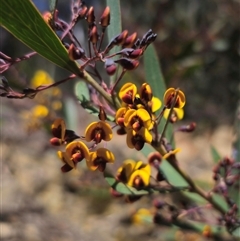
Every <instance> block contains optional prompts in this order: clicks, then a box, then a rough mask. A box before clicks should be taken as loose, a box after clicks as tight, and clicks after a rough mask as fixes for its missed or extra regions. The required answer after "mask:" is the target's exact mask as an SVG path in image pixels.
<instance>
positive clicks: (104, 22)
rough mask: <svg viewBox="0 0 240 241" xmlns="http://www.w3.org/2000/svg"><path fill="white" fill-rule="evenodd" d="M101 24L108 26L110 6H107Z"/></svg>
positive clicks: (104, 26)
mask: <svg viewBox="0 0 240 241" xmlns="http://www.w3.org/2000/svg"><path fill="white" fill-rule="evenodd" d="M99 24H100V25H101V26H102V27H103V28H106V27H107V26H108V25H109V24H110V8H109V6H107V7H106V8H105V10H104V11H103V14H102V16H101V18H100V22H99Z"/></svg>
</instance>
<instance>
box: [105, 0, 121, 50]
mask: <svg viewBox="0 0 240 241" xmlns="http://www.w3.org/2000/svg"><path fill="white" fill-rule="evenodd" d="M106 4H107V6H109V8H110V16H111V18H110V25H109V26H108V28H107V35H108V41H110V40H111V39H112V38H113V37H115V36H117V35H118V34H120V33H121V32H122V19H121V7H120V1H115V0H106ZM118 49H119V47H118V46H116V47H114V48H113V49H112V50H111V51H110V52H111V53H112V52H114V53H115V52H117V50H118Z"/></svg>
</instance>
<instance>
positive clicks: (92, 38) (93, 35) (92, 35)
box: [89, 26, 98, 44]
mask: <svg viewBox="0 0 240 241" xmlns="http://www.w3.org/2000/svg"><path fill="white" fill-rule="evenodd" d="M89 40H90V41H91V42H92V43H93V44H96V43H97V41H98V33H97V27H96V26H93V28H92V29H91V32H90V34H89Z"/></svg>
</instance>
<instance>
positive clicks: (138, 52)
mask: <svg viewBox="0 0 240 241" xmlns="http://www.w3.org/2000/svg"><path fill="white" fill-rule="evenodd" d="M142 54H143V50H142V49H135V50H133V51H132V52H131V53H130V54H129V55H128V57H129V58H131V59H136V58H138V57H140V56H141V55H142Z"/></svg>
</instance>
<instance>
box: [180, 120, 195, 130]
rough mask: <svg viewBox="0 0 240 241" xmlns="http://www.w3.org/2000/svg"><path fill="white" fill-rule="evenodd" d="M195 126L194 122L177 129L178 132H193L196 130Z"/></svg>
mask: <svg viewBox="0 0 240 241" xmlns="http://www.w3.org/2000/svg"><path fill="white" fill-rule="evenodd" d="M196 126H197V124H196V123H195V122H192V123H190V124H189V125H186V126H180V127H179V128H178V131H182V132H193V131H194V130H195V129H196Z"/></svg>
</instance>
